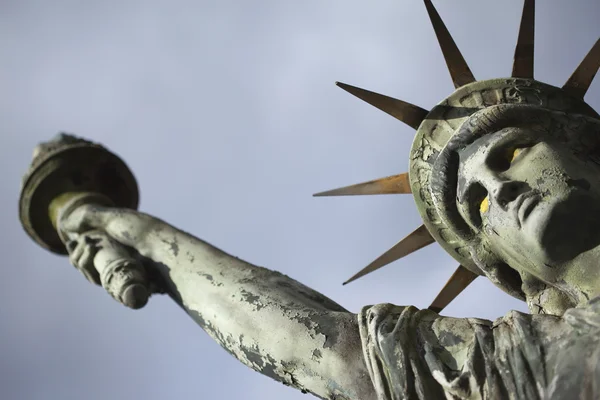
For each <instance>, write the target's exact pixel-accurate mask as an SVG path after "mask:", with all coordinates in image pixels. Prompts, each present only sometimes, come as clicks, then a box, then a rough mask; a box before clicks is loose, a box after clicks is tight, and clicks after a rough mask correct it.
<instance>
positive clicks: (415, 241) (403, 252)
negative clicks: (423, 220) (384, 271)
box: [344, 225, 435, 285]
mask: <svg viewBox="0 0 600 400" xmlns="http://www.w3.org/2000/svg"><path fill="white" fill-rule="evenodd" d="M433 242H435V239H434V238H433V237H432V236H431V234H430V233H429V231H428V230H427V228H426V227H425V225H421V226H420V227H418V228H417V229H416V230H415V231H414V232H412V233H411V234H410V235H408V236H407V237H405V238H404V239H402V240H401V241H399V242H398V243H397V244H396V245H394V247H392V248H391V249H389V250H388V251H386V252H385V253H384V254H382V255H381V256H380V257H379V258H378V259H376V260H375V261H373V262H372V263H371V264H369V265H367V266H366V267H365V268H363V269H362V270H360V271H359V272H358V273H356V274H355V275H354V276H352V277H351V278H350V279H348V280H347V281H346V282H344V285H345V284H347V283H350V282H352V281H354V280H356V279H358V278H360V277H362V276H365V275H367V274H369V273H371V272H373V271H375V270H378V269H379V268H381V267H383V266H386V265H387V264H389V263H391V262H394V261H396V260H399V259H401V258H402V257H405V256H407V255H409V254H411V253H414V252H415V251H417V250H420V249H422V248H423V247H425V246H428V245H430V244H431V243H433Z"/></svg>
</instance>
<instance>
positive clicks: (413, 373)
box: [358, 298, 600, 400]
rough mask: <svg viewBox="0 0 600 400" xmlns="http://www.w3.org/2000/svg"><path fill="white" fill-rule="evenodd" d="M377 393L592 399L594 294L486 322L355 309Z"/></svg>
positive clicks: (599, 301) (409, 399)
mask: <svg viewBox="0 0 600 400" xmlns="http://www.w3.org/2000/svg"><path fill="white" fill-rule="evenodd" d="M358 318H359V326H360V335H361V340H362V346H363V353H364V357H365V362H366V365H367V368H368V370H369V374H370V375H371V379H372V381H373V384H374V386H375V390H376V392H377V395H378V398H379V399H380V400H400V399H402V400H413V399H419V400H435V399H453V400H454V399H469V400H475V399H527V400H537V399H539V400H542V399H590V400H597V399H600V298H596V299H594V300H592V301H590V302H589V303H587V304H585V305H583V306H581V307H578V308H573V309H570V310H568V311H567V312H566V313H565V314H564V315H563V316H562V317H557V316H551V315H530V314H524V313H520V312H517V311H511V312H509V313H508V314H507V315H505V316H504V317H502V318H498V319H497V320H496V321H494V322H491V321H488V320H483V319H476V318H450V317H444V316H440V315H438V314H437V313H434V312H432V311H429V310H418V309H416V308H414V307H401V306H395V305H392V304H379V305H375V306H368V307H364V308H363V309H362V310H361V312H360V313H359V316H358Z"/></svg>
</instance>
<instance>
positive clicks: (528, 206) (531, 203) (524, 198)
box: [513, 192, 540, 226]
mask: <svg viewBox="0 0 600 400" xmlns="http://www.w3.org/2000/svg"><path fill="white" fill-rule="evenodd" d="M539 202H540V196H539V194H537V193H536V192H527V193H523V194H521V195H520V196H519V197H517V200H516V204H515V207H514V208H513V210H514V213H515V217H516V218H517V220H518V221H519V224H520V225H521V226H523V224H525V221H526V220H527V217H529V215H530V214H531V212H532V211H533V209H534V208H535V206H537V205H538V203H539Z"/></svg>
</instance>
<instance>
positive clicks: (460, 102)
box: [19, 0, 600, 400]
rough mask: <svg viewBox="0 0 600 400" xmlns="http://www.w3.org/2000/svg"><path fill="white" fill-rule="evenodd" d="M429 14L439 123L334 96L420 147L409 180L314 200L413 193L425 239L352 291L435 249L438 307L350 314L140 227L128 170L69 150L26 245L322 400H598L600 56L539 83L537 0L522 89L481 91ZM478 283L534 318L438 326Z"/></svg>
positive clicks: (524, 51) (67, 146) (415, 239)
mask: <svg viewBox="0 0 600 400" xmlns="http://www.w3.org/2000/svg"><path fill="white" fill-rule="evenodd" d="M425 5H426V7H427V11H428V13H429V16H430V18H431V20H432V22H433V25H434V29H435V32H436V35H437V37H438V40H439V42H440V45H441V47H442V51H443V53H444V57H445V58H446V62H447V64H448V67H449V70H450V73H451V75H452V79H453V82H454V84H455V86H456V88H457V90H456V91H455V92H454V93H452V94H451V95H450V96H449V97H448V98H446V99H445V100H444V101H442V102H441V103H439V104H438V105H437V106H435V107H434V108H433V109H431V110H430V111H428V110H424V109H422V108H420V107H418V106H415V105H412V104H409V103H406V102H403V101H400V100H396V99H393V98H390V97H387V96H383V95H379V94H377V93H373V92H369V91H366V90H363V89H360V88H356V87H353V86H349V85H345V84H340V86H341V87H342V88H344V89H345V90H347V91H349V92H351V93H352V94H354V95H356V96H358V97H359V98H361V99H363V100H365V101H367V102H368V103H370V104H372V105H374V106H376V107H378V108H380V109H381V110H383V111H385V112H387V113H388V114H391V115H392V116H394V117H396V118H398V119H400V120H401V121H403V122H405V123H406V124H408V125H409V126H411V127H413V128H414V129H416V130H417V133H416V136H415V140H414V142H413V146H412V149H411V154H410V170H409V172H408V173H405V174H399V175H396V176H392V177H387V178H383V179H378V180H374V181H369V182H366V183H363V184H357V185H352V186H348V187H344V188H340V189H335V190H332V191H328V192H323V193H320V195H356V194H391V193H398V194H401V193H405V194H410V193H412V194H413V196H414V199H415V202H416V205H417V208H418V210H419V213H420V215H421V217H422V219H423V221H424V224H423V225H422V226H421V227H419V228H417V229H416V230H415V231H414V232H413V234H411V235H410V236H408V237H407V238H405V239H403V240H402V241H400V242H399V243H398V244H397V245H396V246H394V247H393V248H392V249H390V250H389V251H388V252H387V253H385V254H384V255H382V256H381V257H380V258H379V259H377V260H375V261H374V262H373V263H372V264H371V265H369V266H368V267H366V268H365V269H364V270H362V271H361V272H359V273H358V274H356V275H355V276H354V277H353V278H352V279H356V278H358V277H360V276H362V275H364V274H366V273H369V272H372V271H374V270H376V269H378V268H380V267H382V266H384V265H386V264H387V263H390V262H392V261H395V260H397V259H399V258H401V257H404V256H406V255H408V254H410V253H411V252H413V251H416V250H418V249H420V248H422V247H424V246H426V245H429V244H431V243H433V242H437V243H439V244H440V245H441V246H442V247H443V248H444V249H445V250H446V251H447V252H448V253H449V254H450V255H451V256H452V257H454V259H456V260H457V261H458V263H459V267H458V269H457V272H456V273H455V274H454V275H453V277H452V278H451V280H450V281H449V283H448V284H447V285H446V287H445V288H444V289H443V290H442V292H441V293H440V296H438V298H437V299H436V300H435V301H434V303H433V304H432V307H431V308H430V309H429V310H417V309H415V308H414V307H401V306H394V305H392V304H379V305H374V306H367V307H364V308H363V309H362V310H361V311H360V312H359V313H358V314H353V313H351V312H349V311H347V310H346V309H344V308H343V307H342V306H340V305H338V304H337V303H335V302H334V301H332V300H330V299H328V298H327V297H325V296H324V295H322V294H320V293H317V292H315V291H314V290H312V289H310V288H308V287H306V286H304V285H302V284H301V283H299V282H297V281H295V280H293V279H292V278H290V277H287V276H285V275H282V274H280V273H278V272H275V271H273V270H270V269H266V268H263V267H258V266H255V265H252V264H250V263H248V262H245V261H242V260H240V259H238V258H236V257H233V256H231V255H229V254H227V253H225V252H223V251H221V250H219V249H217V248H215V247H214V246H211V245H210V244H208V243H206V242H204V241H202V240H200V239H198V238H197V237H195V236H192V235H190V234H188V233H186V232H183V231H181V230H179V229H177V228H176V227H173V226H171V225H169V224H168V223H166V222H164V221H162V220H160V219H158V218H155V217H152V216H150V215H147V214H144V213H142V212H139V211H137V206H138V188H137V183H136V181H135V179H134V177H133V174H132V173H131V171H130V170H129V168H128V167H127V166H126V165H125V163H124V162H123V161H122V160H121V159H120V158H119V157H117V156H116V155H114V154H113V153H111V152H110V151H108V150H107V149H105V148H104V147H102V146H100V145H97V144H94V143H92V142H89V141H86V140H83V139H79V138H76V137H74V136H70V135H64V134H63V135H59V137H57V138H56V139H54V140H52V141H50V142H46V143H43V144H42V145H40V146H38V148H36V151H35V152H34V160H33V163H32V165H31V168H30V170H29V172H28V173H27V174H26V176H25V178H24V180H23V188H22V193H21V199H20V204H19V207H20V209H19V212H20V218H21V222H22V224H23V226H24V228H25V230H26V231H27V233H28V234H29V235H30V236H31V238H32V239H34V240H35V241H36V242H37V243H38V244H39V245H41V246H43V247H45V248H47V249H49V250H50V251H53V252H55V253H59V254H65V255H66V254H68V255H69V257H70V260H71V262H72V264H73V265H75V266H76V267H77V268H78V269H79V270H80V271H81V272H82V273H83V274H84V275H85V276H86V278H87V279H88V280H90V281H91V282H93V283H95V284H98V285H101V286H102V287H103V288H105V289H106V290H107V292H108V293H109V294H110V295H111V296H112V297H113V298H114V299H115V300H117V301H119V302H120V303H122V304H123V305H125V306H128V307H131V308H140V307H143V306H144V305H145V304H146V303H147V301H148V298H149V296H150V295H151V294H153V293H166V294H168V295H169V296H171V297H172V298H173V299H174V300H175V301H176V302H177V303H178V304H179V305H181V307H182V308H183V309H184V310H185V311H186V312H187V313H188V314H189V315H190V316H191V317H192V318H193V319H194V320H195V321H196V322H197V323H198V324H199V325H200V326H201V327H202V328H203V329H204V330H205V331H206V332H207V333H208V334H209V335H210V336H211V337H212V338H213V339H214V340H216V341H217V342H218V343H219V344H220V345H221V346H222V347H223V348H224V349H226V350H227V351H228V352H229V353H231V354H232V355H233V356H234V357H236V358H237V359H238V360H240V361H241V362H243V363H244V364H246V365H248V366H249V367H251V368H253V369H254V370H256V371H259V372H261V373H263V374H265V375H267V376H270V377H272V378H274V379H276V380H278V381H280V382H282V383H284V384H286V385H290V386H292V387H294V388H297V389H299V390H302V391H303V392H306V393H312V394H314V395H315V396H317V397H319V398H322V399H330V400H333V399H337V400H341V399H344V400H350V399H352V400H376V399H380V400H399V399H420V400H432V399H472V400H475V399H527V400H530V399H540V400H541V399H567V398H569V399H570V398H573V399H575V398H577V399H598V398H600V383H599V382H600V364H599V361H598V360H600V297H599V296H600V269H599V268H598V262H597V260H598V258H599V257H600V117H599V115H598V114H597V113H596V112H595V111H594V110H593V109H592V108H591V107H590V106H588V105H587V104H586V103H585V102H584V100H583V97H584V95H585V93H586V91H587V89H588V87H589V85H590V83H591V81H592V79H593V77H594V75H595V74H596V72H597V70H598V66H599V65H600V41H597V42H596V44H595V45H594V47H593V48H592V50H591V51H590V52H589V53H588V55H587V56H585V58H584V60H583V61H582V62H581V64H580V66H579V67H578V68H577V69H576V70H575V72H574V73H573V75H572V76H571V78H569V80H568V81H567V82H566V83H565V85H564V86H563V87H562V88H558V87H554V86H550V85H547V84H544V83H541V82H538V81H536V80H534V79H533V16H534V2H533V0H525V6H524V12H523V19H522V22H521V28H520V33H519V41H518V44H517V50H516V52H515V63H514V66H513V72H512V76H511V77H510V78H503V79H493V80H487V81H476V80H475V78H474V77H473V74H472V73H471V71H470V69H469V67H468V66H467V64H466V63H465V61H464V59H463V57H462V56H461V54H460V52H459V51H458V49H457V47H456V45H455V43H454V41H453V40H452V38H451V37H450V36H449V33H448V31H447V29H446V27H445V26H444V24H443V22H442V21H441V19H440V17H439V15H438V14H437V12H436V10H435V8H434V7H433V5H432V3H431V1H430V0H425ZM478 276H484V277H487V278H489V279H490V280H491V282H493V283H494V284H495V285H496V286H498V287H499V288H500V289H502V290H504V291H505V292H507V293H508V294H510V295H511V296H514V297H516V298H518V299H521V300H523V301H526V302H527V304H528V306H529V309H530V311H531V314H523V313H517V312H511V313H508V314H507V315H506V316H504V317H503V318H500V319H498V320H496V321H495V322H491V321H486V320H481V319H475V318H471V319H457V318H449V317H444V316H440V315H439V314H438V312H439V311H441V309H442V308H443V307H444V306H445V305H446V304H448V302H449V301H451V300H452V298H453V297H454V296H456V295H457V294H458V293H460V291H461V290H462V289H464V287H465V286H466V285H468V284H469V282H471V281H472V280H473V279H475V278H476V277H478ZM481 301H485V299H482V300H481Z"/></svg>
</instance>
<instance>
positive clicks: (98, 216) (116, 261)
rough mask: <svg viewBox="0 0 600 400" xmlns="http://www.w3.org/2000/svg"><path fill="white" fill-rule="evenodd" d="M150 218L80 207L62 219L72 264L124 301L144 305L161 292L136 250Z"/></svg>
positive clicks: (62, 228)
mask: <svg viewBox="0 0 600 400" xmlns="http://www.w3.org/2000/svg"><path fill="white" fill-rule="evenodd" d="M150 220H151V218H150V217H148V216H145V215H143V214H140V213H137V212H135V211H130V210H120V209H110V208H98V207H94V206H80V207H78V208H76V209H75V210H74V211H73V212H71V213H69V215H65V216H63V217H62V218H61V219H60V220H59V229H60V230H61V234H62V237H63V238H64V239H65V240H67V242H66V246H67V250H68V251H69V258H70V260H71V263H72V264H73V265H74V266H75V267H77V268H78V269H79V270H80V271H81V272H82V274H83V275H84V276H85V277H86V278H87V279H88V280H89V281H90V282H92V283H95V284H98V285H102V287H103V288H104V289H106V291H107V292H108V293H109V294H110V295H111V296H112V297H113V298H114V299H115V300H117V301H119V302H120V303H122V304H124V305H126V306H128V307H130V308H141V307H143V306H144V305H145V304H146V302H147V301H148V297H149V296H150V294H151V293H152V292H153V291H157V290H156V288H155V285H153V284H152V282H151V281H150V279H149V278H148V274H147V271H146V268H145V266H144V265H143V263H142V261H141V259H142V258H141V257H140V255H139V254H138V252H136V251H135V250H137V249H136V247H137V246H140V244H141V242H140V240H141V237H142V236H144V237H145V236H146V235H147V233H148V230H147V229H148V224H149V222H150ZM126 227H127V229H125V228H126ZM115 236H116V237H115ZM134 239H138V240H134Z"/></svg>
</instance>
